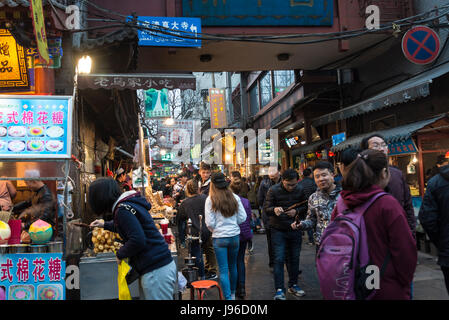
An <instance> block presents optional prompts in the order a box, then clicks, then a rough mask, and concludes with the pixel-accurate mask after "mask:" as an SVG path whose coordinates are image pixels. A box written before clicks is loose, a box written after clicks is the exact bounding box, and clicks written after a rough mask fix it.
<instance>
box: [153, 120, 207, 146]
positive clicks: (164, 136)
mask: <svg viewBox="0 0 449 320" xmlns="http://www.w3.org/2000/svg"><path fill="white" fill-rule="evenodd" d="M198 131H201V130H200V121H199V120H185V119H175V120H174V122H173V124H172V125H168V124H166V123H165V121H164V120H157V133H158V136H159V141H158V145H159V146H160V147H161V148H166V149H172V148H174V147H179V148H189V149H190V148H193V147H194V146H196V145H197V144H199V143H200V142H201V141H200V139H199V138H200V137H197V136H196V134H195V133H196V132H198Z"/></svg>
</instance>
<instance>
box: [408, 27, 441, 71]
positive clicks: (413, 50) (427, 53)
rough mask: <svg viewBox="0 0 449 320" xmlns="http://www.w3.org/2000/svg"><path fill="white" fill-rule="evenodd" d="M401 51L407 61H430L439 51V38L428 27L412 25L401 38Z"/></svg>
mask: <svg viewBox="0 0 449 320" xmlns="http://www.w3.org/2000/svg"><path fill="white" fill-rule="evenodd" d="M402 52H403V53H404V55H405V57H406V58H407V59H408V60H409V61H411V62H413V63H415V64H420V65H423V64H428V63H431V62H433V61H434V60H435V59H436V58H437V57H438V54H439V53H440V38H439V36H438V34H437V33H436V32H435V31H434V30H433V29H431V28H429V27H426V26H417V27H413V28H411V29H410V30H408V31H407V32H406V33H405V34H404V37H403V38H402Z"/></svg>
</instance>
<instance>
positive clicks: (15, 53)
mask: <svg viewBox="0 0 449 320" xmlns="http://www.w3.org/2000/svg"><path fill="white" fill-rule="evenodd" d="M29 86H30V82H29V77H28V68H27V63H26V52H25V50H24V48H23V47H22V46H20V45H19V44H18V43H17V42H16V40H15V39H14V37H13V36H12V35H11V33H10V32H9V31H8V30H6V29H0V90H2V91H6V90H7V91H14V89H29ZM22 91H23V90H22Z"/></svg>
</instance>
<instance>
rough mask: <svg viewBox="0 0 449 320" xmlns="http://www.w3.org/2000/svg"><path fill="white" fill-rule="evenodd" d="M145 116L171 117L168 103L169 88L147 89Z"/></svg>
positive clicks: (147, 117)
mask: <svg viewBox="0 0 449 320" xmlns="http://www.w3.org/2000/svg"><path fill="white" fill-rule="evenodd" d="M144 94H145V118H146V119H154V118H169V117H170V116H171V113H170V106H169V105H168V90H167V89H162V90H156V89H148V90H145V92H144Z"/></svg>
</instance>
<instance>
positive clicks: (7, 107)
mask: <svg viewBox="0 0 449 320" xmlns="http://www.w3.org/2000/svg"><path fill="white" fill-rule="evenodd" d="M71 145H72V97H71V96H70V97H68V96H38V97H33V96H1V97H0V159H2V158H13V159H28V158H32V159H39V158H46V159H66V158H67V159H68V158H70V157H71Z"/></svg>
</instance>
